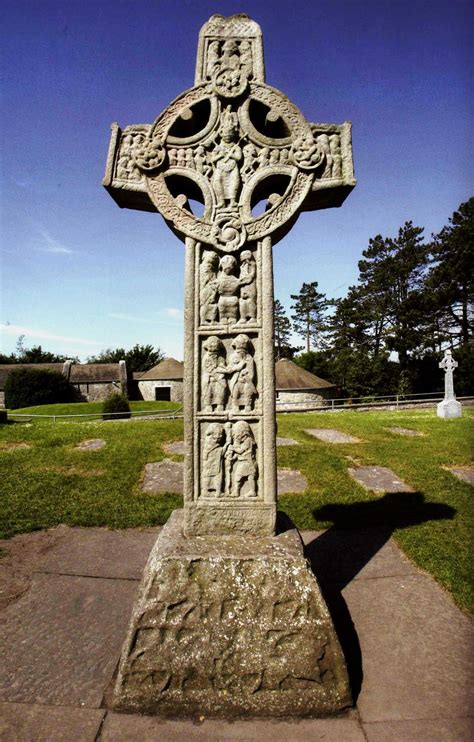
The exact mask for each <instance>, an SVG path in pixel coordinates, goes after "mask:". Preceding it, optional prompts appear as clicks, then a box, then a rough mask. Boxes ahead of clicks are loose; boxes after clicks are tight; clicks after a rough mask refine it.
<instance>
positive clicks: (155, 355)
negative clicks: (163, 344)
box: [87, 343, 164, 374]
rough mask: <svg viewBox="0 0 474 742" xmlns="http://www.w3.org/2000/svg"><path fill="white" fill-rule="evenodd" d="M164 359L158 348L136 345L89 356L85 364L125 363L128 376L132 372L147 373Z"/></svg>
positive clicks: (109, 349)
mask: <svg viewBox="0 0 474 742" xmlns="http://www.w3.org/2000/svg"><path fill="white" fill-rule="evenodd" d="M163 358H164V354H163V352H162V351H161V350H160V348H154V347H153V345H139V344H138V343H137V344H136V345H134V346H133V348H131V349H130V350H125V348H115V349H112V348H107V349H106V350H103V351H102V352H101V353H99V355H97V356H89V357H88V359H87V363H118V362H119V361H125V362H126V364H127V372H128V374H132V373H133V372H134V371H148V369H150V368H153V366H156V364H157V363H159V362H160V361H162V360H163Z"/></svg>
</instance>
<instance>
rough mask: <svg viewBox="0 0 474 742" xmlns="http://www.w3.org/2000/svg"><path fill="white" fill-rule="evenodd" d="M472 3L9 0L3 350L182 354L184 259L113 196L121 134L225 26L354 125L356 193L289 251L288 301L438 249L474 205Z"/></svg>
mask: <svg viewBox="0 0 474 742" xmlns="http://www.w3.org/2000/svg"><path fill="white" fill-rule="evenodd" d="M470 7H471V3H470V2H467V1H466V2H465V1H464V0H331V2H327V1H326V2H321V1H318V0H306V1H303V0H271V1H270V0H265V1H264V0H247V2H245V3H242V2H231V1H230V0H224V1H219V2H218V1H217V0H216V1H215V2H207V1H205V0H184V1H180V0H133V1H132V0H126V1H124V0H41V2H39V1H38V0H34V1H33V0H3V3H2V27H3V28H2V30H3V36H4V39H3V42H2V46H3V59H2V69H3V72H2V78H3V86H2V88H3V96H2V97H3V113H2V124H1V126H2V143H3V150H4V153H3V166H2V215H1V253H0V259H1V290H2V298H1V301H0V325H1V327H0V329H1V331H2V344H1V346H0V347H1V350H2V352H4V353H10V352H11V351H12V350H14V348H15V344H16V340H17V338H18V336H19V335H20V334H24V335H25V336H26V337H25V345H26V346H32V345H37V344H41V345H42V346H43V348H44V349H47V350H51V351H54V352H56V353H65V354H71V355H79V356H80V357H81V358H82V359H85V357H86V356H87V355H89V354H93V353H97V352H99V351H100V350H101V349H103V348H106V347H117V346H124V347H126V348H128V347H131V346H132V345H134V344H135V343H152V344H153V345H155V346H156V345H158V346H159V347H161V348H162V350H163V351H164V352H165V353H166V354H167V355H171V356H174V357H175V358H178V359H181V358H182V355H183V354H182V343H183V321H182V309H183V278H184V276H183V272H184V247H183V245H182V244H181V243H180V242H179V241H178V240H177V238H176V237H175V236H174V235H173V234H172V233H171V232H170V231H169V229H168V228H167V227H166V225H165V223H164V222H163V220H162V218H161V217H160V216H159V215H157V214H150V213H145V212H139V211H129V210H120V209H119V208H118V207H117V206H116V205H115V203H114V201H113V200H112V199H111V198H110V196H109V195H108V194H107V193H106V191H105V190H104V189H103V188H102V186H101V180H102V177H103V174H104V169H105V160H106V155H107V148H108V141H109V132H110V124H111V122H113V121H117V122H118V123H119V124H121V125H122V126H125V125H127V124H133V123H151V122H152V121H153V120H154V119H155V118H156V117H157V116H158V114H159V113H160V112H161V111H162V110H163V109H164V108H165V107H166V106H167V105H168V103H169V102H170V101H171V100H172V99H173V98H175V97H176V95H178V94H179V93H181V92H182V91H184V90H185V89H186V88H188V87H190V86H191V85H192V84H193V80H194V66H195V55H196V47H197V36H198V32H199V29H200V27H201V25H202V24H203V23H204V22H205V21H206V20H207V19H208V18H209V17H210V16H211V15H212V14H213V13H216V12H218V13H222V14H223V15H230V14H232V13H237V12H247V13H248V14H249V15H250V16H251V17H252V18H253V19H254V20H256V21H257V22H258V23H259V24H260V25H261V28H262V31H263V38H264V50H265V62H266V79H267V82H268V83H269V84H270V85H272V86H274V87H276V88H278V89H280V90H282V91H283V92H284V93H286V94H287V95H288V96H289V98H290V99H291V100H292V101H293V102H294V103H296V104H297V105H298V106H299V107H300V108H301V109H302V111H303V113H304V114H305V116H306V117H307V118H308V119H309V120H310V121H315V122H336V123H340V122H342V121H344V120H352V122H353V147H354V160H355V169H356V177H357V178H358V185H357V187H356V189H355V190H354V191H353V193H352V194H351V195H350V196H349V198H348V199H347V201H346V202H345V204H344V205H343V206H342V208H341V209H331V210H326V211H318V212H313V213H307V214H303V215H302V216H301V217H300V219H299V221H298V222H297V224H296V225H295V227H294V228H293V230H292V232H290V234H289V235H288V236H287V237H286V238H285V239H284V240H283V241H282V242H280V243H279V244H278V245H277V246H276V247H275V251H274V256H275V262H274V271H275V295H276V297H277V298H279V299H280V300H281V301H282V302H283V304H284V305H285V306H286V307H287V308H288V309H289V307H290V304H291V300H290V294H291V293H296V292H297V291H298V290H299V288H300V286H301V284H302V282H303V281H313V280H315V281H318V282H319V286H320V289H322V290H323V291H324V292H326V293H327V294H328V296H330V297H337V296H341V295H343V294H344V293H345V292H346V290H347V287H348V286H349V285H350V284H351V283H354V282H355V280H356V278H357V274H358V271H357V261H358V260H359V258H360V256H361V252H362V250H363V249H364V248H365V247H366V246H367V243H368V240H369V238H370V237H372V236H374V235H376V234H378V233H381V234H382V235H384V236H389V235H393V234H395V233H396V232H397V230H398V227H399V226H401V225H402V224H403V223H404V222H405V221H406V220H412V221H413V222H414V223H415V224H416V225H419V226H423V227H425V230H426V235H427V237H429V236H430V234H431V233H432V232H436V231H438V230H439V229H440V228H441V227H442V226H443V225H444V224H446V223H447V220H448V217H449V216H450V215H451V214H452V212H453V211H454V210H455V209H456V208H457V207H458V206H459V204H460V203H461V202H463V201H466V200H467V199H468V198H469V197H470V196H471V195H473V184H472V169H471V168H472V166H470V165H469V163H470V137H469V133H470V132H469V108H470V105H469V104H470V102H471V103H472V97H470V95H472V92H471V90H470V82H471V81H470V72H472V66H471V61H472V60H471V58H470V54H469V49H470V46H469V41H470V35H471V33H472V11H471V10H470Z"/></svg>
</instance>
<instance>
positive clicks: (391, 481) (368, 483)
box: [347, 466, 414, 492]
mask: <svg viewBox="0 0 474 742" xmlns="http://www.w3.org/2000/svg"><path fill="white" fill-rule="evenodd" d="M347 471H348V472H349V474H350V475H351V477H352V478H353V479H355V481H356V482H358V483H359V484H361V485H362V487H365V489H366V490H372V491H373V492H413V491H414V490H413V488H412V487H410V485H408V484H406V482H404V481H403V479H400V477H398V476H397V475H396V474H395V472H393V471H392V470H391V469H388V468H387V467H386V466H357V467H354V468H349V469H348V470H347Z"/></svg>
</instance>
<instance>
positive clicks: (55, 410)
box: [8, 400, 182, 422]
mask: <svg viewBox="0 0 474 742" xmlns="http://www.w3.org/2000/svg"><path fill="white" fill-rule="evenodd" d="M103 404H104V403H103V402H70V403H68V404H44V405H37V406H35V407H21V408H19V409H17V410H9V411H8V414H9V417H11V418H14V417H15V414H17V415H18V414H22V415H93V414H95V416H96V417H95V418H94V417H91V418H88V419H89V420H94V419H97V420H100V419H102V407H103ZM129 405H130V409H131V410H132V412H135V411H136V412H139V411H141V410H156V411H157V412H159V411H162V410H177V409H179V408H180V407H182V405H181V403H178V402H153V401H152V402H145V401H144V400H140V401H138V402H129ZM77 421H78V422H83V420H81V419H80V418H79V419H78V420H77Z"/></svg>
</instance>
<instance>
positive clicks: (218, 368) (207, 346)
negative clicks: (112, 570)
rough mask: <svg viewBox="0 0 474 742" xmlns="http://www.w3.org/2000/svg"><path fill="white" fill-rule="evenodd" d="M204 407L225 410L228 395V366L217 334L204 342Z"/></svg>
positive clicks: (209, 410) (205, 410)
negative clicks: (226, 376)
mask: <svg viewBox="0 0 474 742" xmlns="http://www.w3.org/2000/svg"><path fill="white" fill-rule="evenodd" d="M202 347H203V349H204V353H203V359H202V374H201V383H202V387H201V388H202V407H203V411H204V412H214V411H215V412H224V404H225V400H226V396H227V389H228V387H227V380H226V378H225V375H226V373H227V368H226V365H225V358H224V356H223V346H222V343H221V341H220V340H219V338H218V337H216V336H215V335H211V336H210V337H208V338H207V340H206V341H205V342H204V343H203V344H202Z"/></svg>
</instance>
